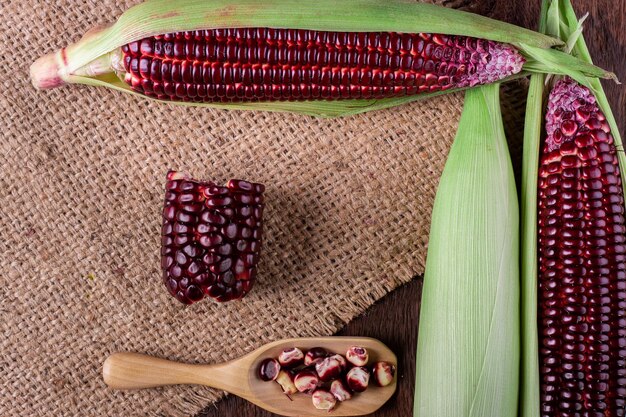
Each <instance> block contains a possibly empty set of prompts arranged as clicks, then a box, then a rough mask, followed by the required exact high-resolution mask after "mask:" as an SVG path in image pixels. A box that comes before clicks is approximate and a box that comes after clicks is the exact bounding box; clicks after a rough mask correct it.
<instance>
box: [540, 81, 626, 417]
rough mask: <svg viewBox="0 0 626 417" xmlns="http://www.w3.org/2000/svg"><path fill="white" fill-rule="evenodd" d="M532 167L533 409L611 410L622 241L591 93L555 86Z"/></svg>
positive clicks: (618, 185)
mask: <svg viewBox="0 0 626 417" xmlns="http://www.w3.org/2000/svg"><path fill="white" fill-rule="evenodd" d="M546 133H547V137H546V140H545V145H544V147H543V152H542V156H541V165H540V171H539V230H538V232H539V248H538V254H539V306H540V308H539V317H538V324H539V336H540V338H539V340H540V342H539V351H540V363H541V364H542V367H541V370H540V371H541V386H540V393H541V410H542V412H541V415H542V416H545V417H552V416H564V415H579V416H598V417H600V416H601V417H613V416H622V415H624V404H625V403H626V378H624V377H623V376H624V375H626V350H625V349H624V348H623V347H624V346H626V320H624V319H623V318H622V317H623V315H624V313H625V312H624V310H623V308H624V306H626V292H624V291H623V290H621V288H626V280H625V278H626V265H625V263H624V259H623V249H624V248H623V246H624V245H623V243H624V242H626V224H625V221H624V216H623V215H622V214H623V212H624V195H623V191H622V180H621V177H620V171H619V165H618V161H617V150H616V149H615V146H614V144H613V138H612V136H611V134H610V130H609V129H608V125H607V123H606V119H605V117H604V115H603V114H602V112H601V110H600V109H599V107H598V105H597V103H596V99H595V98H594V96H593V94H592V93H591V92H590V91H589V90H588V89H587V88H585V87H583V86H581V85H579V84H577V83H576V82H575V81H573V80H571V79H564V80H561V81H559V82H557V83H556V85H555V86H554V88H553V90H552V92H551V94H550V97H549V104H548V111H547V115H546Z"/></svg>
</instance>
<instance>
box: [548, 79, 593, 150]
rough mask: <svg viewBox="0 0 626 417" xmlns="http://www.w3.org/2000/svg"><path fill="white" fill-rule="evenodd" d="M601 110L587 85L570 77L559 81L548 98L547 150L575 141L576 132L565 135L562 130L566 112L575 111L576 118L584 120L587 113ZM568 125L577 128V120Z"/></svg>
mask: <svg viewBox="0 0 626 417" xmlns="http://www.w3.org/2000/svg"><path fill="white" fill-rule="evenodd" d="M599 110H600V109H599V108H598V106H597V104H596V98H595V97H594V95H593V93H592V92H591V91H590V90H589V89H588V88H587V87H585V86H583V85H581V84H579V83H577V82H576V81H574V80H572V79H571V78H569V77H565V78H563V79H561V80H559V81H557V82H556V84H555V85H554V87H553V88H552V91H551V92H550V96H549V98H548V111H547V113H546V134H547V137H546V147H547V150H548V151H552V150H554V149H556V148H558V147H559V146H561V144H562V143H565V142H568V141H573V140H574V139H575V138H576V135H574V134H571V135H565V134H564V132H562V131H561V130H562V129H563V118H562V115H563V113H564V112H573V113H572V114H573V116H575V119H578V120H579V121H583V119H584V116H585V115H586V116H588V115H589V114H590V113H592V112H593V113H595V112H598V111H599ZM577 113H578V114H577ZM570 125H571V126H570ZM568 126H570V127H571V129H575V128H576V121H572V122H571V123H566V124H565V128H566V129H567V127H568ZM565 133H567V132H565Z"/></svg>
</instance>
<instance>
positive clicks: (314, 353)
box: [304, 347, 328, 366]
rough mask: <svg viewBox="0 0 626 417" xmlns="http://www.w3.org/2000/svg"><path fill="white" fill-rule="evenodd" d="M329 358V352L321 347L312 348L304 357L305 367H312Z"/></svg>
mask: <svg viewBox="0 0 626 417" xmlns="http://www.w3.org/2000/svg"><path fill="white" fill-rule="evenodd" d="M327 356H328V351H327V350H326V349H324V348H321V347H314V348H311V349H310V350H309V351H308V352H307V353H306V355H304V365H305V366H310V365H315V364H317V363H319V362H321V361H322V360H323V359H324V358H325V357H327Z"/></svg>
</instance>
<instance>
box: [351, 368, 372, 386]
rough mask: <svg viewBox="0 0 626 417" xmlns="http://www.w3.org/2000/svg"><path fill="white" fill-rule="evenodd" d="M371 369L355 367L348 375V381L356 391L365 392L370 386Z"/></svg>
mask: <svg viewBox="0 0 626 417" xmlns="http://www.w3.org/2000/svg"><path fill="white" fill-rule="evenodd" d="M369 381H370V371H369V369H367V368H365V367H359V366H357V367H354V368H352V369H350V371H348V374H347V375H346V383H347V384H348V387H350V389H351V390H352V391H354V392H363V391H365V390H366V389H367V387H368V386H369Z"/></svg>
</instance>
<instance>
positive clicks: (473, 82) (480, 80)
mask: <svg viewBox="0 0 626 417" xmlns="http://www.w3.org/2000/svg"><path fill="white" fill-rule="evenodd" d="M525 62H526V60H525V59H524V57H523V56H522V55H521V54H520V53H519V52H518V51H517V50H516V49H514V48H512V47H511V46H509V45H506V44H501V43H496V42H492V43H490V48H489V54H488V55H483V56H482V57H481V60H480V61H479V62H478V64H477V65H476V71H475V72H473V73H470V74H467V76H465V77H464V78H462V79H461V82H460V86H461V87H474V86H477V85H483V84H491V83H494V82H496V81H499V80H502V79H504V78H506V77H509V76H511V75H514V74H517V73H518V72H520V71H521V70H522V67H523V66H524V63H525Z"/></svg>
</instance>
